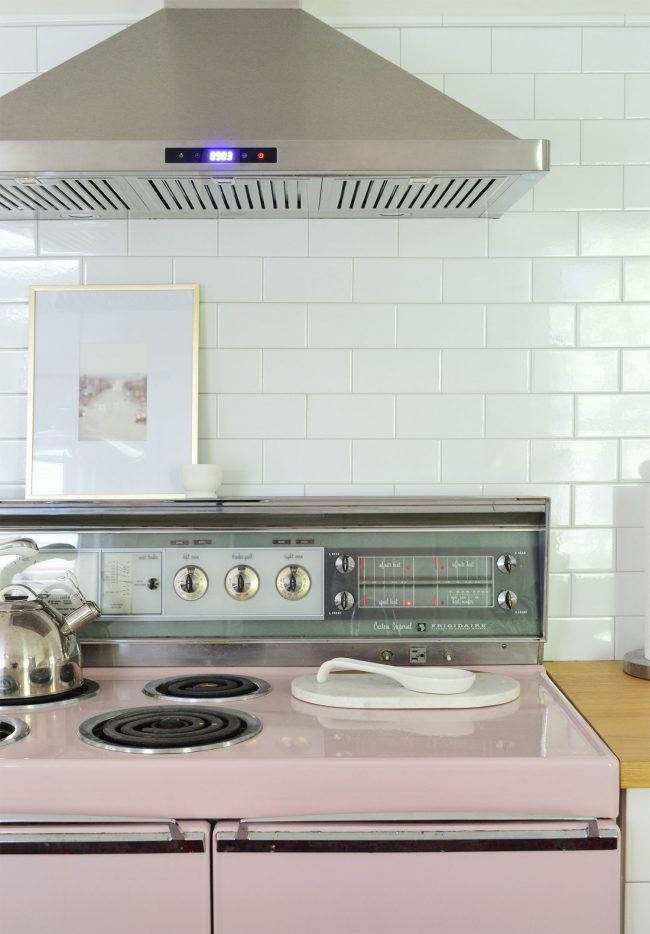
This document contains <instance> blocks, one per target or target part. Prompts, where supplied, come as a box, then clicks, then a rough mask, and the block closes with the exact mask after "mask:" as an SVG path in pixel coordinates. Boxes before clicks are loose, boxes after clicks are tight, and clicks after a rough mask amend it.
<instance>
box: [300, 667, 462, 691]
mask: <svg viewBox="0 0 650 934" xmlns="http://www.w3.org/2000/svg"><path fill="white" fill-rule="evenodd" d="M333 671H366V672H368V674H372V675H382V676H383V677H384V678H392V679H393V681H397V682H398V684H401V685H402V687H405V688H406V689H407V690H409V691H417V692H418V693H419V694H461V693H462V692H463V691H468V690H469V689H470V688H471V686H472V685H473V684H474V680H475V678H476V675H475V674H474V672H473V671H465V670H464V669H463V668H420V669H419V670H417V671H413V669H412V668H399V667H397V666H391V665H377V664H375V662H362V661H359V660H358V659H356V658H331V659H330V660H329V661H328V662H323V664H322V665H321V666H320V668H319V669H318V674H317V675H316V680H317V681H318V682H320V683H321V684H322V683H323V682H325V681H327V680H328V678H329V676H330V674H331V673H332V672H333Z"/></svg>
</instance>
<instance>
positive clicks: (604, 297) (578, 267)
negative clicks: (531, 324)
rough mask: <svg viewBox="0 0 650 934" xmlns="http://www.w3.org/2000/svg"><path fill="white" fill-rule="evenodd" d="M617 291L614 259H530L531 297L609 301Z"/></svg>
mask: <svg viewBox="0 0 650 934" xmlns="http://www.w3.org/2000/svg"><path fill="white" fill-rule="evenodd" d="M620 295H621V262H620V260H618V259H609V258H608V259H582V258H581V259H546V258H544V259H534V260H533V301H536V302H576V301H578V302H579V301H583V302H588V301H592V302H611V301H617V300H618V299H619V298H620Z"/></svg>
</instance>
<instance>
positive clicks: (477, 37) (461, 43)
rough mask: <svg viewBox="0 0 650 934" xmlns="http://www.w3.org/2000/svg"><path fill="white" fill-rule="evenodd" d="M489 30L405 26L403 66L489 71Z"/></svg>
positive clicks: (426, 69)
mask: <svg viewBox="0 0 650 934" xmlns="http://www.w3.org/2000/svg"><path fill="white" fill-rule="evenodd" d="M490 59H491V53H490V30H489V29H438V28H434V29H426V28H420V29H409V28H406V29H402V68H405V69H406V70H407V71H412V72H423V73H430V72H441V71H442V72H449V73H454V72H460V73H461V74H462V73H463V72H479V73H481V72H489V71H490Z"/></svg>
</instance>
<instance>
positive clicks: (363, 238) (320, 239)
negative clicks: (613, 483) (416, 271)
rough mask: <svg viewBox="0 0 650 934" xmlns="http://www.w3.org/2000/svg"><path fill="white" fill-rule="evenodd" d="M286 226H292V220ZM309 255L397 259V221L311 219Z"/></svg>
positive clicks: (377, 219)
mask: <svg viewBox="0 0 650 934" xmlns="http://www.w3.org/2000/svg"><path fill="white" fill-rule="evenodd" d="M242 223H244V224H245V223H247V221H242ZM260 223H262V224H266V223H267V222H266V221H260ZM287 223H289V224H293V223H294V221H287ZM294 255H299V254H294ZM309 255H310V256H397V219H396V218H392V217H378V218H372V219H369V220H355V219H354V218H350V219H349V220H333V219H323V220H311V221H309Z"/></svg>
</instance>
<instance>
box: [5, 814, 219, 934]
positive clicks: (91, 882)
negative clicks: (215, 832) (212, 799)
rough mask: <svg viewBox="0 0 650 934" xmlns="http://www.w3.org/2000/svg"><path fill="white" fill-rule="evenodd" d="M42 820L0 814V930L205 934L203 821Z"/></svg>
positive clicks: (207, 925) (206, 857) (206, 902)
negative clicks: (1, 895)
mask: <svg viewBox="0 0 650 934" xmlns="http://www.w3.org/2000/svg"><path fill="white" fill-rule="evenodd" d="M46 820H48V818H45V817H42V818H38V817H31V816H29V817H28V816H26V815H19V816H16V817H14V818H12V819H9V818H7V817H6V816H4V815H3V816H1V817H0V877H1V878H2V885H3V891H4V893H5V897H4V898H3V902H2V911H1V919H0V929H1V930H2V931H4V932H7V934H9V932H11V934H37V932H45V931H47V934H88V932H89V931H92V932H93V934H117V932H119V934H144V932H147V934H149V932H152V934H153V932H155V934H178V932H179V931H191V932H192V934H210V931H211V922H210V898H209V890H210V851H209V846H208V841H209V839H210V837H209V835H210V826H209V824H207V823H204V822H199V821H185V822H180V823H176V822H170V823H168V825H167V826H165V823H166V822H163V821H158V822H154V821H142V822H139V821H132V822H128V823H127V822H126V820H124V821H121V820H118V821H112V822H108V823H107V822H102V823H92V821H93V820H94V819H93V818H85V820H86V821H88V823H82V822H80V820H79V819H77V820H76V821H74V819H73V818H72V819H70V820H71V821H74V822H67V821H68V818H61V819H60V821H61V822H59V820H57V819H56V818H53V817H50V818H49V821H50V823H44V821H46ZM55 820H56V823H55V822H54V821H55ZM81 820H83V819H81ZM63 821H66V822H65V823H64V822H63Z"/></svg>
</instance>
